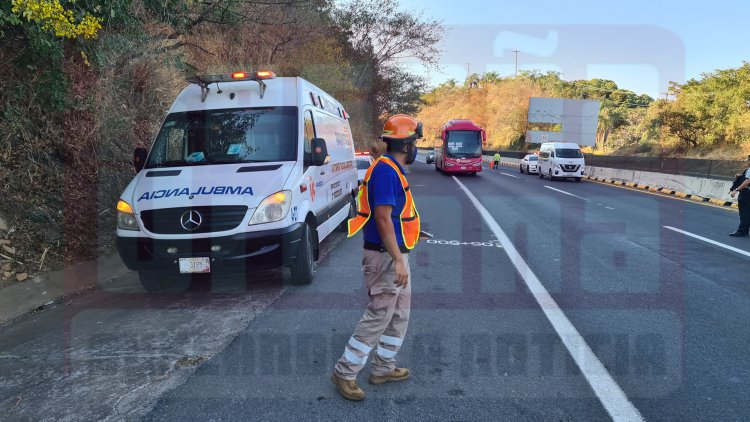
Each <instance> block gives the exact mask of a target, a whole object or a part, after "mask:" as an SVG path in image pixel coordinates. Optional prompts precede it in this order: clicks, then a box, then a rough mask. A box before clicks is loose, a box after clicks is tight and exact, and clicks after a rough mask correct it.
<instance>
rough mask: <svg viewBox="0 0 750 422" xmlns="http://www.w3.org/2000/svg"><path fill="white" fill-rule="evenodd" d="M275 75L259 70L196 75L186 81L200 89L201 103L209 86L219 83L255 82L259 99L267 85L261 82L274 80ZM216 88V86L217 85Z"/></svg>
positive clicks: (264, 92)
mask: <svg viewBox="0 0 750 422" xmlns="http://www.w3.org/2000/svg"><path fill="white" fill-rule="evenodd" d="M274 78H276V74H275V73H273V72H271V71H270V70H259V71H257V72H255V73H247V72H234V73H223V74H218V75H196V76H193V77H191V78H188V79H187V81H188V82H190V83H191V84H196V85H198V86H200V87H201V102H205V101H206V97H207V96H208V91H209V85H211V84H218V83H219V82H240V81H255V82H258V85H259V86H260V98H261V99H263V96H264V95H265V94H266V87H267V85H266V84H265V82H263V80H265V79H274ZM217 86H218V85H217Z"/></svg>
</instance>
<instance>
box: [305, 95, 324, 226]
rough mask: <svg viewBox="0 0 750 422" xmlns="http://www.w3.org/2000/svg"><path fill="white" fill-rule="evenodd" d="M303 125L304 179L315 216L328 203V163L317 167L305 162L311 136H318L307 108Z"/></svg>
mask: <svg viewBox="0 0 750 422" xmlns="http://www.w3.org/2000/svg"><path fill="white" fill-rule="evenodd" d="M303 127H304V136H303V144H304V149H303V151H304V155H305V160H304V161H305V163H306V164H305V173H304V181H305V183H306V184H307V194H308V195H310V204H311V208H312V209H311V211H312V212H313V213H314V214H315V215H316V216H320V213H321V211H322V210H324V209H325V207H326V205H327V203H328V189H327V187H326V175H327V173H328V170H327V167H329V165H328V164H324V165H322V166H319V167H318V166H311V165H308V164H307V163H308V162H309V157H310V156H311V155H312V140H313V138H316V137H319V136H320V135H318V129H317V127H316V122H315V117H314V113H313V112H312V110H311V109H309V108H305V109H304V111H303ZM326 143H327V140H326Z"/></svg>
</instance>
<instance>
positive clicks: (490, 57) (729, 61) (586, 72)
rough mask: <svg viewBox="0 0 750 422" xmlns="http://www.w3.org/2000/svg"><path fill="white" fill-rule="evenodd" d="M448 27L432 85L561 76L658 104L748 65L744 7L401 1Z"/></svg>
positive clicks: (748, 9) (749, 5)
mask: <svg viewBox="0 0 750 422" xmlns="http://www.w3.org/2000/svg"><path fill="white" fill-rule="evenodd" d="M401 5H402V7H403V8H404V9H407V10H415V11H424V13H425V16H426V17H427V18H432V19H437V20H441V21H442V22H443V23H444V25H445V26H446V27H447V28H448V31H446V33H445V37H444V40H443V42H442V45H441V49H442V50H443V55H442V56H441V70H440V71H432V70H428V69H424V68H423V67H421V66H419V65H417V64H416V63H411V64H409V66H410V67H411V68H412V69H413V70H415V71H418V72H423V73H425V74H426V75H427V76H428V78H429V80H430V82H431V84H432V85H437V84H439V83H442V82H444V81H446V80H448V79H451V78H454V79H456V80H458V81H461V82H462V81H463V80H464V79H465V78H466V75H467V63H469V65H468V67H469V70H470V71H471V72H472V73H483V72H486V71H497V72H498V73H500V74H501V75H502V76H510V75H513V74H514V73H515V67H516V65H515V58H516V53H515V52H514V51H515V50H518V53H517V55H518V68H519V69H520V70H524V69H526V70H532V69H537V70H541V71H546V70H554V71H558V72H562V77H563V79H567V80H574V79H590V78H602V79H611V80H614V81H615V82H616V83H617V84H618V86H619V87H620V88H624V89H630V90H632V91H635V92H636V93H638V94H642V93H645V94H648V95H650V96H652V97H654V98H658V97H661V98H664V93H665V92H666V89H667V87H668V86H669V82H670V81H675V82H679V83H683V82H685V81H686V80H688V79H691V78H700V76H701V74H702V73H704V72H711V71H713V70H716V69H724V68H729V67H738V66H741V65H742V62H743V60H745V61H750V24H748V22H750V20H749V18H748V16H750V2H743V1H741V0H736V1H727V0H712V1H704V2H697V1H695V0H693V1H684V0H683V1H680V2H678V1H673V0H669V1H660V0H650V1H646V0H629V1H628V0H626V1H623V0H620V1H614V2H609V1H601V0H600V1H590V0H583V1H561V0H558V1H552V0H515V1H505V0H499V1H497V0H496V1H492V0H489V1H481V0H461V1H456V0H401Z"/></svg>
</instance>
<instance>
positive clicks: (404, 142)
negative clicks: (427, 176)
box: [331, 114, 422, 400]
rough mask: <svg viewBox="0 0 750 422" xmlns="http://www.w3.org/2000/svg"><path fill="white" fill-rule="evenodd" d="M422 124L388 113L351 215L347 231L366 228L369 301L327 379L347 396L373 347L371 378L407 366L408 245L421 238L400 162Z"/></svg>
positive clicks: (389, 377)
mask: <svg viewBox="0 0 750 422" xmlns="http://www.w3.org/2000/svg"><path fill="white" fill-rule="evenodd" d="M421 137H422V124H421V123H419V122H417V120H416V119H414V118H413V117H410V116H407V115H404V114H398V115H395V116H393V117H391V118H389V119H388V121H386V122H385V125H384V127H383V135H382V137H381V139H382V140H383V141H384V142H385V143H386V146H387V147H386V154H383V155H382V156H381V157H380V158H378V159H377V161H376V162H375V163H374V164H373V165H372V166H370V168H369V170H367V173H366V174H365V178H364V181H363V183H362V185H361V186H360V189H359V194H358V196H357V215H356V216H355V217H354V218H352V219H351V220H349V237H352V236H354V235H355V234H356V233H357V232H359V231H360V230H362V231H363V232H364V241H365V243H364V258H363V259H362V270H363V271H364V273H365V284H366V285H367V289H368V292H369V297H370V301H369V303H368V305H367V309H366V310H365V313H364V315H362V318H361V319H360V320H359V323H358V324H357V327H356V328H355V329H354V334H352V336H351V338H350V339H349V341H348V342H347V344H346V346H345V349H344V354H343V355H342V356H341V358H340V359H339V361H338V363H337V364H336V367H335V368H334V371H333V374H331V381H332V382H333V383H334V384H335V385H336V387H338V390H339V392H340V393H341V395H342V396H343V397H344V398H346V399H349V400H362V399H364V398H365V393H364V392H363V391H362V389H361V388H359V386H358V385H357V374H359V371H361V370H362V368H363V367H364V365H365V362H366V361H367V358H368V356H369V355H370V352H372V351H374V352H375V353H374V356H373V361H372V365H371V375H370V378H369V381H370V383H371V384H382V383H384V382H389V381H403V380H405V379H407V378H409V370H408V369H406V368H397V367H396V353H398V351H399V349H400V347H401V343H402V342H403V341H404V335H405V334H406V327H407V325H408V324H409V311H410V307H411V280H410V272H409V251H411V249H413V248H414V246H415V245H416V244H417V242H418V241H419V238H420V220H419V214H418V213H417V209H416V207H415V206H414V198H413V197H412V193H411V190H410V189H409V184H408V182H407V181H406V177H405V171H404V166H405V165H408V164H411V163H413V162H414V160H415V159H416V157H417V147H416V140H417V139H418V138H421Z"/></svg>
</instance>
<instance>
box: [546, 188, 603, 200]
mask: <svg viewBox="0 0 750 422" xmlns="http://www.w3.org/2000/svg"><path fill="white" fill-rule="evenodd" d="M544 187H545V188H547V189H552V190H553V191H557V192H560V193H562V194H565V195H569V196H573V197H576V198H578V199H583V200H584V201H591V200H590V199H586V198H584V197H582V196H578V195H575V194H572V193H570V192H565V191H564V190H560V189H555V188H553V187H552V186H547V185H544Z"/></svg>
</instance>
